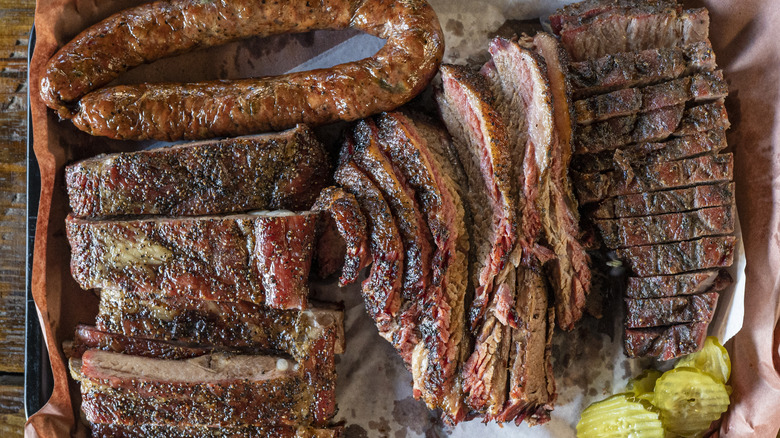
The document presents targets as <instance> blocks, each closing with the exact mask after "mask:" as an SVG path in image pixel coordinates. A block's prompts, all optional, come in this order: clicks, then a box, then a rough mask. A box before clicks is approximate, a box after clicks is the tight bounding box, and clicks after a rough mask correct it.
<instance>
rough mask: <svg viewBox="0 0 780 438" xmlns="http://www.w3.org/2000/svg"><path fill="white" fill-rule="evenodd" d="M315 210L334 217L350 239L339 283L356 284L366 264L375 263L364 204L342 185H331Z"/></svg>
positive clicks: (343, 233) (320, 198)
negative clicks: (369, 241)
mask: <svg viewBox="0 0 780 438" xmlns="http://www.w3.org/2000/svg"><path fill="white" fill-rule="evenodd" d="M311 209H312V210H315V211H323V212H326V213H328V214H329V215H330V216H331V218H333V220H334V222H335V224H336V228H337V229H338V232H339V235H341V238H342V239H343V240H344V242H346V254H345V256H344V266H343V267H342V269H341V276H340V277H339V286H341V287H344V286H346V285H347V284H350V283H354V282H355V280H357V276H358V274H359V273H360V271H362V270H363V268H364V267H366V266H368V264H369V263H371V252H370V250H369V248H368V225H367V224H366V218H365V216H363V213H362V212H361V211H360V205H359V204H358V202H357V199H355V196H354V195H352V194H351V193H347V192H345V191H344V190H343V189H341V188H338V187H327V188H325V189H324V190H323V191H322V192H321V193H320V196H319V197H318V198H317V201H316V202H315V203H314V206H313V207H312V208H311Z"/></svg>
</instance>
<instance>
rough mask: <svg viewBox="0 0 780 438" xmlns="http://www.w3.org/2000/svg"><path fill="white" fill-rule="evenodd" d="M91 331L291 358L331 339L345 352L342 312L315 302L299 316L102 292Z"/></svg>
mask: <svg viewBox="0 0 780 438" xmlns="http://www.w3.org/2000/svg"><path fill="white" fill-rule="evenodd" d="M96 327H97V329H98V330H101V331H105V332H111V333H118V334H123V335H125V336H129V337H134V338H142V339H156V340H163V341H173V342H184V343H190V344H195V345H203V346H222V347H228V348H242V349H262V350H276V351H282V352H285V353H287V354H290V355H292V356H293V357H295V358H301V357H303V356H305V355H306V354H308V351H309V350H310V349H311V341H312V340H314V339H317V338H319V337H321V336H324V335H330V336H333V337H334V338H335V341H336V344H335V345H336V347H335V348H336V352H337V353H341V352H343V351H344V333H343V331H344V314H343V312H342V311H341V310H338V309H335V308H333V307H328V306H326V305H318V304H313V305H312V306H310V308H309V309H307V310H306V311H303V312H298V311H293V310H280V309H271V308H268V307H264V306H258V305H256V304H252V303H249V302H226V301H204V300H189V299H185V298H179V297H151V298H147V297H138V296H135V295H132V294H127V293H122V292H120V291H115V290H103V291H101V294H100V307H99V311H98V315H97V318H96Z"/></svg>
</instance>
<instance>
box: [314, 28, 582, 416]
mask: <svg viewBox="0 0 780 438" xmlns="http://www.w3.org/2000/svg"><path fill="white" fill-rule="evenodd" d="M490 53H491V55H492V59H491V61H490V62H488V63H487V64H486V65H485V66H484V67H483V68H482V70H481V71H480V72H477V71H472V70H470V69H467V68H465V67H460V66H455V65H444V66H442V68H441V78H442V84H441V87H439V88H438V89H437V90H436V101H437V104H438V108H439V111H440V116H441V120H442V121H443V124H442V123H441V122H440V121H437V120H434V119H432V118H430V117H429V116H427V115H423V114H421V113H419V112H415V111H414V110H404V111H397V112H391V113H383V114H381V115H379V116H376V117H374V118H371V119H364V120H362V121H360V122H358V123H357V124H355V125H354V126H353V127H352V128H351V129H349V130H348V131H347V133H346V134H345V135H344V140H343V145H342V148H341V154H340V157H339V164H338V168H337V169H336V173H335V182H336V184H337V185H338V187H333V188H329V189H327V190H326V191H324V192H323V193H322V196H321V197H320V199H319V200H318V202H317V206H318V207H317V208H319V209H322V210H325V211H328V212H330V216H331V218H332V219H333V220H334V221H335V223H336V228H337V229H338V230H339V233H341V234H342V236H343V237H344V239H343V240H344V242H345V243H346V254H347V256H346V260H345V268H344V269H343V271H342V277H341V280H342V282H349V281H353V280H354V279H355V275H354V269H356V268H355V267H360V266H363V265H365V264H367V263H370V262H373V264H372V265H371V269H370V271H369V273H368V277H367V278H366V280H365V281H364V282H363V284H362V292H363V296H364V298H365V302H366V307H367V310H368V312H369V314H370V315H371V316H372V317H373V318H374V320H375V321H376V324H377V327H378V329H379V333H380V334H381V335H382V337H384V338H385V339H387V341H389V342H390V343H391V344H393V346H394V347H395V348H396V349H397V350H398V352H399V354H400V356H401V357H402V358H403V360H404V361H405V363H406V365H407V367H408V368H409V370H410V372H411V374H412V379H413V389H414V395H415V396H416V397H417V398H419V399H422V400H424V401H425V402H426V404H427V405H428V406H429V407H430V408H431V409H440V410H441V411H442V413H443V416H444V418H445V420H446V421H448V422H449V423H451V424H455V423H458V422H459V421H462V420H464V419H472V418H481V419H482V420H483V421H485V422H487V421H496V422H500V423H504V422H515V423H520V422H522V421H526V422H528V423H530V424H540V423H544V422H546V421H548V420H549V418H550V411H551V410H552V409H553V406H554V403H555V399H556V390H555V382H554V379H553V375H552V367H551V363H550V353H551V351H550V346H551V338H552V333H553V328H554V326H555V323H556V321H557V323H558V325H559V326H560V327H562V328H564V329H566V330H570V329H572V328H573V327H574V324H575V323H576V322H577V321H578V320H579V319H580V318H581V317H582V313H583V309H584V307H585V301H586V296H587V294H588V291H589V289H590V281H591V280H590V267H589V257H588V255H587V253H586V252H585V249H584V247H583V246H582V245H581V243H580V238H581V232H580V230H579V214H578V210H577V202H576V200H575V198H574V195H573V193H572V190H571V183H570V181H569V177H568V169H569V160H570V158H571V156H572V140H573V136H572V127H571V119H570V117H569V113H570V105H569V98H568V96H569V94H570V90H569V89H568V86H569V85H568V82H567V79H566V75H565V71H564V70H563V68H564V66H565V64H566V60H565V52H563V51H562V49H561V48H560V46H559V44H558V42H557V40H556V39H555V37H553V36H552V35H549V34H544V33H542V34H538V35H536V36H535V37H533V38H531V37H525V38H523V39H520V40H517V39H514V40H507V39H501V38H497V39H495V40H493V41H492V42H491V43H490ZM361 227H366V228H365V230H366V232H365V233H357V232H355V231H354V230H358V229H361ZM349 230H353V231H349ZM355 236H361V238H355ZM369 248H370V249H369ZM368 253H370V256H369V255H368ZM366 259H369V260H366ZM548 294H550V295H551V297H552V298H548Z"/></svg>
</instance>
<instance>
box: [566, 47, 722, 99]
mask: <svg viewBox="0 0 780 438" xmlns="http://www.w3.org/2000/svg"><path fill="white" fill-rule="evenodd" d="M715 67H716V64H715V53H714V52H713V51H712V46H710V43H709V41H702V42H699V43H694V44H691V45H688V46H682V47H670V48H651V49H647V50H642V51H638V52H622V53H615V54H612V55H606V56H603V57H601V58H597V59H589V60H585V61H579V62H572V63H571V64H569V79H570V80H571V83H572V87H573V89H574V98H575V99H582V98H586V97H589V96H593V95H595V94H602V93H608V92H610V91H615V90H619V89H621V88H630V87H638V86H643V85H650V84H655V83H658V82H663V81H667V80H671V79H675V78H679V77H683V76H688V75H689V74H692V73H696V72H705V71H712V70H715Z"/></svg>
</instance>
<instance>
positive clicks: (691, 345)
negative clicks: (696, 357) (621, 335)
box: [624, 322, 709, 360]
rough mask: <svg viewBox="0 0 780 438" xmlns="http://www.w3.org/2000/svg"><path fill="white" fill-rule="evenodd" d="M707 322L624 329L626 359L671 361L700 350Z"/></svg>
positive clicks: (705, 335) (705, 333) (707, 325)
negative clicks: (652, 358) (653, 358)
mask: <svg viewBox="0 0 780 438" xmlns="http://www.w3.org/2000/svg"><path fill="white" fill-rule="evenodd" d="M707 327H709V322H690V323H687V324H678V325H672V326H668V327H652V328H641V329H626V334H625V342H624V345H625V351H626V355H627V356H628V357H655V358H657V359H659V360H671V359H674V358H677V357H680V356H683V355H686V354H691V353H695V352H697V351H699V350H701V347H702V346H703V345H704V339H705V338H706V337H707Z"/></svg>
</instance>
